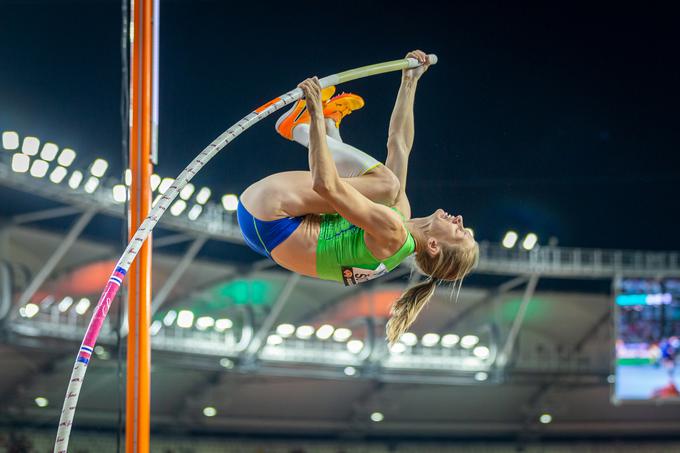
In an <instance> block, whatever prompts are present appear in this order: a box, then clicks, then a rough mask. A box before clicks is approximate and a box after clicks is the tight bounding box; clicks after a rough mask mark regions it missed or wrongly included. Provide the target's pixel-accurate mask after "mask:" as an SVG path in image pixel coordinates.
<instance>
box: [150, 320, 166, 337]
mask: <svg viewBox="0 0 680 453" xmlns="http://www.w3.org/2000/svg"><path fill="white" fill-rule="evenodd" d="M162 327H163V323H162V322H161V321H160V320H158V319H157V320H155V321H154V322H152V323H151V327H149V333H150V334H151V335H157V334H158V332H160V331H161V328H162Z"/></svg>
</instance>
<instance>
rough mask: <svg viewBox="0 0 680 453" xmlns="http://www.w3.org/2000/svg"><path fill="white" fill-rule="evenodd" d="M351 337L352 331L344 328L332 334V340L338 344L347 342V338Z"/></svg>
mask: <svg viewBox="0 0 680 453" xmlns="http://www.w3.org/2000/svg"><path fill="white" fill-rule="evenodd" d="M351 336H352V331H351V330H349V329H346V328H344V327H341V328H339V329H335V332H333V339H334V340H335V341H338V342H343V341H347V340H349V337H351Z"/></svg>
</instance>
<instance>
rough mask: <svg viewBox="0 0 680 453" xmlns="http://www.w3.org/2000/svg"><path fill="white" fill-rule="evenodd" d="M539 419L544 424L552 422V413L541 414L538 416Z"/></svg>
mask: <svg viewBox="0 0 680 453" xmlns="http://www.w3.org/2000/svg"><path fill="white" fill-rule="evenodd" d="M538 421H540V422H541V423H543V424H544V425H547V424H548V423H550V422H552V415H550V414H541V416H540V417H539V418H538Z"/></svg>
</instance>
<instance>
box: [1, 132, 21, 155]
mask: <svg viewBox="0 0 680 453" xmlns="http://www.w3.org/2000/svg"><path fill="white" fill-rule="evenodd" d="M2 147H3V148H5V149H6V150H8V151H12V150H15V149H17V148H19V134H17V133H16V132H14V131H5V132H3V133H2Z"/></svg>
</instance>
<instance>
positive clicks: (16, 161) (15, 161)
mask: <svg viewBox="0 0 680 453" xmlns="http://www.w3.org/2000/svg"><path fill="white" fill-rule="evenodd" d="M30 164H31V158H30V157H28V156H27V155H26V154H21V153H16V154H15V155H13V156H12V171H13V172H15V173H26V172H27V171H28V167H29V166H30Z"/></svg>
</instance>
